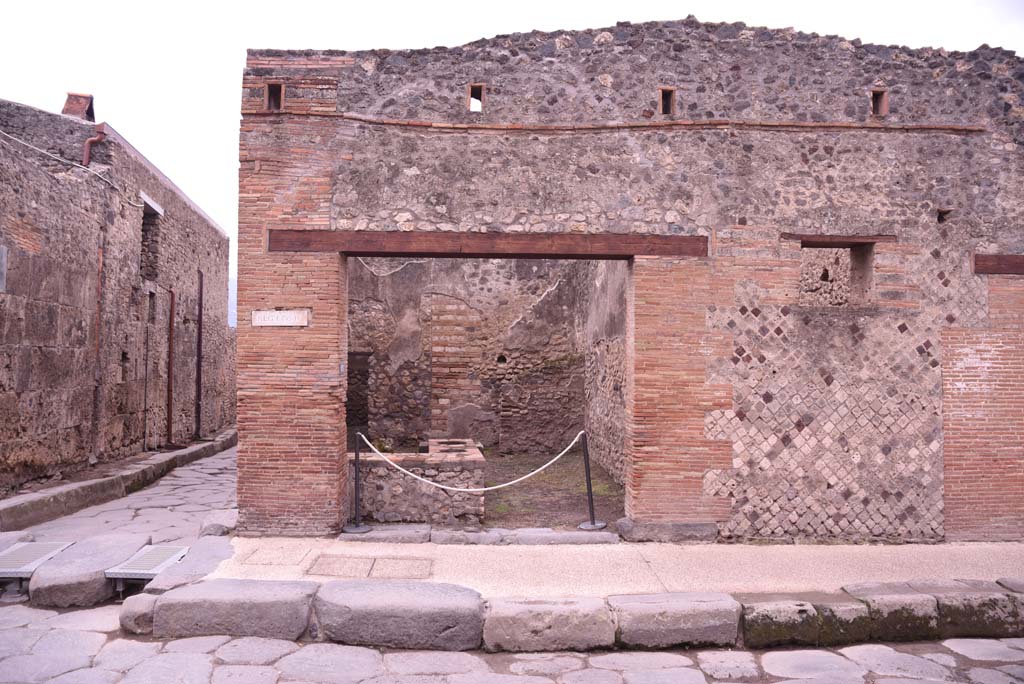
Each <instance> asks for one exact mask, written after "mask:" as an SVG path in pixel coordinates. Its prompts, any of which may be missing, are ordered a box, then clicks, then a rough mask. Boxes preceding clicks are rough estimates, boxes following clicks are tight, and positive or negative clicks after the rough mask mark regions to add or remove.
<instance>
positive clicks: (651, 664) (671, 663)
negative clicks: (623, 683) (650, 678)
mask: <svg viewBox="0 0 1024 684" xmlns="http://www.w3.org/2000/svg"><path fill="white" fill-rule="evenodd" d="M589 662H590V666H591V667H597V668H600V669H603V670H656V669H659V668H678V667H689V666H691V665H693V661H692V660H690V659H689V658H687V657H686V656H684V655H679V654H678V653H657V652H651V653H608V654H605V655H599V656H591V657H590V661H589Z"/></svg>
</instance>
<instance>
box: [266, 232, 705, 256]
mask: <svg viewBox="0 0 1024 684" xmlns="http://www.w3.org/2000/svg"><path fill="white" fill-rule="evenodd" d="M267 250H268V251H270V252H342V253H344V254H348V255H349V256H363V257H418V258H430V257H433V258H446V257H447V258H456V259H468V258H481V259H629V258H632V257H634V256H666V257H703V256H707V255H708V239H707V237H705V236H703V235H620V234H612V233H596V234H592V233H455V232H436V233H426V232H406V231H340V230H339V231H327V230H287V229H274V230H270V231H269V235H268V237H267Z"/></svg>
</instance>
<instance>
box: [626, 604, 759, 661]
mask: <svg viewBox="0 0 1024 684" xmlns="http://www.w3.org/2000/svg"><path fill="white" fill-rule="evenodd" d="M608 605H609V607H610V608H611V609H612V612H613V613H614V614H615V617H616V620H617V622H618V625H619V635H618V639H619V642H620V643H622V644H624V645H626V646H633V647H642V648H668V647H672V646H682V645H686V646H734V645H735V644H736V639H737V635H738V632H739V622H740V604H739V603H738V602H737V601H736V600H735V599H734V598H732V597H731V596H729V595H728V594H718V593H666V594H637V595H626V596H609V597H608Z"/></svg>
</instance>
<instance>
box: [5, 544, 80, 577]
mask: <svg viewBox="0 0 1024 684" xmlns="http://www.w3.org/2000/svg"><path fill="white" fill-rule="evenodd" d="M74 543H75V542H18V543H17V544H14V545H12V546H11V547H10V548H9V549H7V550H6V551H4V552H3V553H0V577H2V578H7V579H28V578H29V577H31V576H32V573H33V572H35V571H36V568H38V567H39V566H40V565H42V564H43V563H45V562H46V561H48V560H50V559H51V558H53V557H54V556H56V555H57V554H58V553H60V552H61V551H63V550H64V549H66V548H68V547H69V546H71V545H72V544H74Z"/></svg>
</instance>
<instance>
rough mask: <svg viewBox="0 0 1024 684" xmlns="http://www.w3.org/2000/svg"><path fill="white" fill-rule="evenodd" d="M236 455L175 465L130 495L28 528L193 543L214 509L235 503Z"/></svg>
mask: <svg viewBox="0 0 1024 684" xmlns="http://www.w3.org/2000/svg"><path fill="white" fill-rule="evenodd" d="M235 453H236V449H235V448H232V449H228V450H226V451H222V452H221V453H219V454H215V455H213V456H209V457H207V458H204V459H201V460H199V461H196V462H194V463H191V464H189V465H187V466H182V467H180V468H175V469H174V470H172V471H171V472H170V473H168V474H167V475H166V476H164V477H163V478H161V479H160V480H159V481H157V482H155V483H153V484H152V485H150V486H149V487H146V488H145V489H141V490H139V491H137V492H135V493H133V494H129V495H128V496H126V497H123V498H120V499H115V500H114V501H110V502H107V503H104V504H100V505H99V506H92V507H90V508H84V509H82V510H80V511H78V512H77V513H73V514H71V515H67V516H64V517H63V518H58V519H57V520H51V521H50V522H45V523H42V524H40V525H36V526H34V527H30V528H28V531H29V532H32V533H33V534H34V535H35V537H36V540H37V541H78V540H80V539H83V538H85V537H88V536H91V535H95V534H104V533H108V532H125V533H134V532H141V533H146V534H150V535H152V537H153V543H154V544H163V543H167V542H184V543H188V542H190V541H193V540H194V539H196V538H197V537H198V536H199V528H200V526H201V525H202V521H203V518H204V517H206V515H208V514H209V513H210V511H213V510H218V509H224V508H234V506H235Z"/></svg>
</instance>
